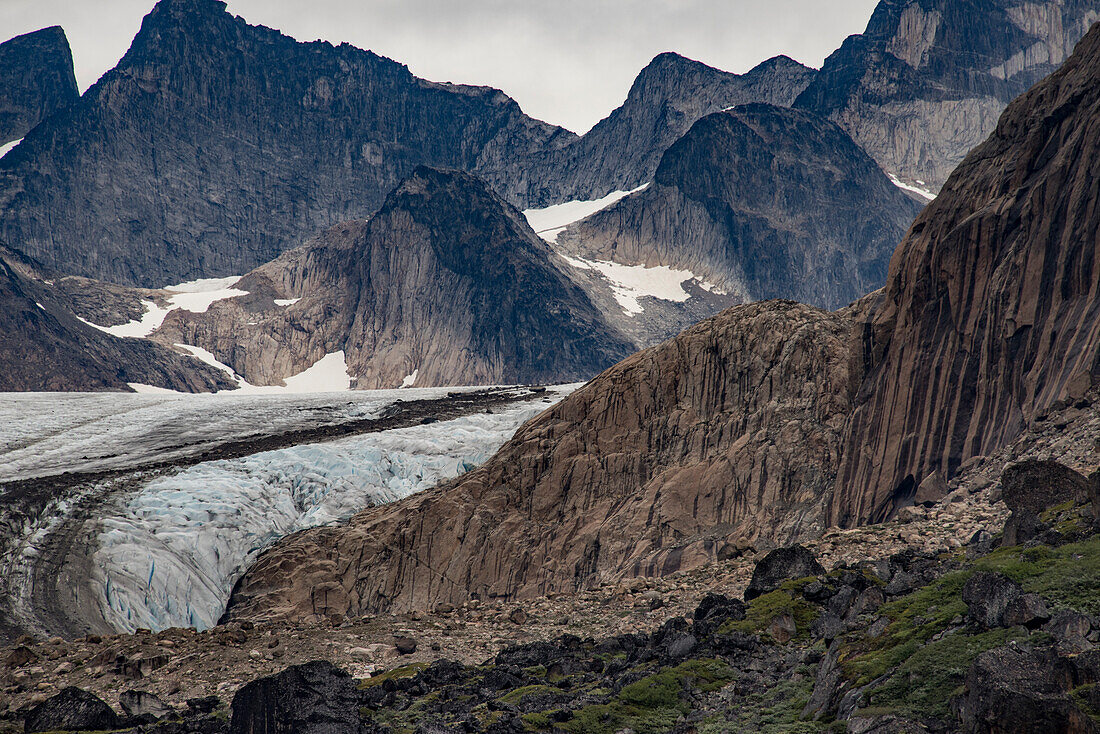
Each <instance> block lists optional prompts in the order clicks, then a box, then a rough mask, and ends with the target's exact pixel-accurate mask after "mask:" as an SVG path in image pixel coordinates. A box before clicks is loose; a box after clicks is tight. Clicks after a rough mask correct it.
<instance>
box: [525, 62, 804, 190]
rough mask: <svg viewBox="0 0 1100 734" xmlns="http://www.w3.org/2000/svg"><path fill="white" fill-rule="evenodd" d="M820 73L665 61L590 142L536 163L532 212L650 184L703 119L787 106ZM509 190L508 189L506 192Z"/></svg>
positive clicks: (645, 75)
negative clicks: (752, 107)
mask: <svg viewBox="0 0 1100 734" xmlns="http://www.w3.org/2000/svg"><path fill="white" fill-rule="evenodd" d="M814 73H815V72H814V70H813V69H810V68H808V67H805V66H803V65H802V64H799V63H798V62H796V61H793V60H791V59H789V58H787V57H786V56H777V57H775V58H773V59H769V60H768V61H765V62H763V63H762V64H760V65H759V66H757V67H756V68H754V69H752V70H751V71H749V72H748V73H746V74H743V75H738V74H731V73H729V72H726V71H720V70H719V69H714V68H712V67H709V66H707V65H705V64H701V63H699V62H698V61H693V60H691V59H687V58H684V57H683V56H680V55H679V54H674V53H663V54H661V55H659V56H657V57H656V58H655V59H653V61H651V62H650V63H649V65H648V66H646V68H645V69H643V70H642V71H641V73H639V74H638V77H637V79H635V81H634V84H633V86H631V88H630V92H629V94H627V98H626V101H625V102H623V104H622V105H621V106H620V107H618V108H617V109H616V110H615V111H614V112H612V113H611V114H610V115H609V116H608V117H607V118H606V119H604V120H602V121H601V122H600V123H598V124H597V125H596V126H595V127H594V128H592V130H591V131H589V132H588V133H587V134H586V135H584V137H582V138H580V139H578V140H575V141H573V142H572V143H570V144H569V145H567V146H564V147H562V148H560V149H556V150H551V151H549V152H547V153H545V154H541V155H539V156H537V157H536V159H535V161H534V162H533V165H534V166H535V167H536V168H537V169H538V170H539V174H540V175H539V176H538V177H534V176H532V177H531V182H530V184H529V186H528V189H527V191H526V195H525V197H524V198H525V199H526V201H527V202H528V205H530V206H545V205H548V204H554V203H557V202H558V201H563V200H571V199H578V200H588V199H599V198H600V197H602V196H604V195H605V194H608V193H610V192H612V191H616V190H618V191H631V190H633V189H635V188H637V187H638V186H640V185H642V184H644V183H646V182H648V181H651V180H652V178H653V174H654V172H655V171H656V170H657V165H658V163H659V162H660V160H661V155H662V154H663V153H664V151H665V149H666V148H668V147H669V146H670V145H672V143H674V142H675V141H676V140H677V139H678V138H679V137H681V136H682V135H683V134H684V133H686V132H687V131H688V129H689V128H690V127H691V126H692V125H693V124H694V123H695V121H696V120H698V119H699V118H701V117H704V116H706V115H708V114H710V113H712V112H718V111H719V110H723V109H726V108H728V107H733V106H735V105H740V104H746V103H749V102H767V103H770V104H776V105H781V106H789V105H790V104H791V103H792V102H793V101H794V100H795V98H796V97H797V96H798V95H799V93H800V92H802V91H803V90H804V89H805V88H806V86H807V85H808V84H809V83H810V80H811V79H812V78H813V76H814ZM503 190H506V189H503Z"/></svg>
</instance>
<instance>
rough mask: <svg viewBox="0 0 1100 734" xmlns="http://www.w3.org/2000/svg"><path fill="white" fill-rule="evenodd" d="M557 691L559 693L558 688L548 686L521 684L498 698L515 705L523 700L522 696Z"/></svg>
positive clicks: (550, 693) (552, 693) (548, 693)
mask: <svg viewBox="0 0 1100 734" xmlns="http://www.w3.org/2000/svg"><path fill="white" fill-rule="evenodd" d="M559 693H561V691H560V690H559V689H557V688H552V687H550V686H540V685H535V686H523V687H521V688H516V689H513V690H511V691H508V692H507V693H505V694H504V695H503V696H501V697H500V699H499V700H500V701H502V702H504V703H508V704H512V705H513V706H515V705H517V704H519V703H520V702H521V701H523V698H524V696H545V695H557V694H559Z"/></svg>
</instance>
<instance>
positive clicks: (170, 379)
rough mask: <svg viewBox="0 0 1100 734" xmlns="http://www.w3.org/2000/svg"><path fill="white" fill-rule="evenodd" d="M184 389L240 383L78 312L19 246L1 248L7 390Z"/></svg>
mask: <svg viewBox="0 0 1100 734" xmlns="http://www.w3.org/2000/svg"><path fill="white" fill-rule="evenodd" d="M128 383H141V384H144V385H153V386H156V387H162V388H168V389H173V390H180V391H183V392H211V391H214V390H218V389H227V388H231V387H235V385H234V384H233V383H232V382H231V381H229V380H227V379H226V378H225V375H224V374H222V373H221V372H219V371H218V370H215V369H213V368H211V367H208V366H207V365H205V364H202V363H201V362H199V361H198V360H196V359H193V358H191V357H188V356H184V355H183V354H180V353H177V352H174V351H172V350H170V349H168V348H166V347H163V346H161V345H159V344H154V343H152V342H149V341H146V340H144V339H119V338H116V337H113V336H110V335H108V334H104V333H103V332H101V331H99V330H97V329H95V328H94V327H92V326H90V325H89V324H88V323H87V322H85V321H82V320H81V319H80V318H78V317H77V316H76V315H75V314H74V310H73V308H72V299H71V297H70V296H69V295H68V294H67V293H66V292H65V291H64V290H63V289H59V288H56V287H55V286H54V283H53V281H51V280H46V279H45V278H43V277H42V276H41V275H40V274H39V273H38V272H37V271H36V269H35V268H34V266H33V265H32V264H31V263H29V262H28V261H27V260H26V259H25V258H23V257H22V256H20V255H19V254H18V253H14V252H12V251H10V250H6V249H3V248H0V391H6V392H11V391H42V390H58V391H97V390H130V387H129V385H128Z"/></svg>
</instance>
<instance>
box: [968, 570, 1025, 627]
mask: <svg viewBox="0 0 1100 734" xmlns="http://www.w3.org/2000/svg"><path fill="white" fill-rule="evenodd" d="M1023 595H1024V590H1023V589H1021V588H1020V585H1019V584H1017V583H1016V582H1015V581H1013V580H1012V579H1010V578H1008V577H1007V576H1004V575H1003V574H999V573H990V572H989V571H978V572H977V573H976V574H974V575H973V576H971V577H970V579H969V580H967V582H966V585H965V586H963V592H962V598H963V601H964V602H966V606H967V616H968V617H969V618H970V621H971V622H973V623H974V624H976V625H979V626H981V627H985V628H986V629H993V628H995V627H1001V626H1003V625H1004V623H1005V612H1006V611H1007V610H1008V609H1009V605H1010V604H1013V602H1016V601H1017V600H1019V599H1020V598H1021V597H1022V596H1023Z"/></svg>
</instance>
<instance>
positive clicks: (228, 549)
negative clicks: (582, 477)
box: [92, 385, 577, 631]
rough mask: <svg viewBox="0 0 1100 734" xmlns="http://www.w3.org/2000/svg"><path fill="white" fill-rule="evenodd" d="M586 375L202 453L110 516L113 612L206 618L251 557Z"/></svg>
mask: <svg viewBox="0 0 1100 734" xmlns="http://www.w3.org/2000/svg"><path fill="white" fill-rule="evenodd" d="M576 387H577V386H576V385H571V386H566V387H561V388H556V389H551V390H549V391H548V392H547V393H546V397H542V396H540V399H536V400H533V401H526V402H522V403H517V404H514V405H511V406H509V407H507V408H503V409H497V410H496V411H494V412H492V413H486V414H477V415H471V416H466V417H463V418H458V419H455V420H451V421H445V422H440V423H434V424H429V425H421V426H415V427H412V428H403V429H396V430H391V431H384V432H380V433H371V434H365V435H362V436H356V437H353V438H347V439H341V440H338V441H333V442H330V443H323V444H312V445H305V446H295V447H292V448H287V449H280V450H277V451H269V452H265V453H260V454H255V455H252V456H248V457H245V458H241V459H232V460H224V461H214V462H208V463H204V464H197V465H195V466H192V467H190V468H188V469H185V470H183V471H180V472H179V473H177V474H174V475H172V476H166V477H160V478H157V479H154V480H153V481H151V482H149V483H148V484H147V485H146V486H144V487H143V488H141V489H140V490H138V491H137V492H136V493H135V494H132V495H130V496H128V497H127V498H125V499H124V500H120V501H119V502H118V503H117V505H116V506H115V507H114V508H113V509H111V510H108V511H107V514H106V515H105V516H104V517H102V518H101V521H100V527H101V528H102V532H101V534H100V535H99V540H98V550H97V551H96V552H95V555H94V568H95V571H94V577H93V579H92V586H93V589H95V590H96V592H97V595H98V598H99V600H100V604H101V607H102V612H103V615H104V618H105V619H106V620H107V621H108V622H109V623H110V624H111V625H112V626H113V627H115V628H116V629H118V630H122V631H133V630H134V629H136V628H138V627H146V628H149V629H153V630H161V629H165V628H168V627H176V626H185V627H194V628H196V629H199V630H203V629H207V628H209V627H211V626H213V625H214V624H216V623H217V621H218V619H219V618H220V617H221V615H222V614H223V612H224V611H225V605H226V603H227V602H228V599H229V595H230V593H231V592H232V589H233V585H234V584H235V583H236V581H237V579H238V578H240V576H241V575H242V574H243V573H244V572H245V570H246V569H247V568H248V565H249V564H250V563H251V562H252V561H253V560H254V559H255V558H256V556H257V555H258V554H259V553H260V552H262V551H263V550H264V549H265V548H267V547H269V546H270V545H272V544H273V543H275V542H276V541H277V540H279V539H280V538H282V537H285V536H286V535H288V534H290V533H293V532H296V531H299V530H303V529H306V528H311V527H317V526H320V525H328V524H332V523H335V522H339V521H342V520H346V519H347V518H349V517H351V516H352V515H353V514H355V513H356V512H359V511H360V510H362V509H364V508H367V507H371V506H374V505H378V504H382V503H386V502H393V501H395V500H399V499H401V498H403V497H407V496H409V495H410V494H412V493H414V492H418V491H420V490H422V489H426V488H428V487H431V486H433V485H435V484H436V483H438V482H440V481H442V480H445V479H449V478H452V477H456V476H458V475H460V474H462V473H464V472H466V471H469V470H470V469H472V468H474V467H476V466H477V465H478V464H480V463H482V462H484V461H485V460H486V459H488V458H489V457H490V456H491V455H492V454H493V453H494V452H495V451H496V450H497V449H498V448H500V446H501V445H503V444H504V442H505V441H507V440H508V439H509V438H511V436H512V435H513V434H514V433H515V431H516V429H518V428H519V426H520V425H522V424H523V423H524V422H525V421H527V420H529V419H530V418H533V417H534V416H536V415H538V414H539V413H541V412H542V411H543V410H545V409H546V408H547V407H549V405H550V404H551V403H553V402H557V401H558V400H560V399H561V398H562V397H564V396H565V395H567V394H568V393H569V392H571V391H572V390H573V389H575V388H576ZM409 392H410V391H409V390H408V389H406V390H403V391H402V394H403V395H407V394H408V393H409Z"/></svg>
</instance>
